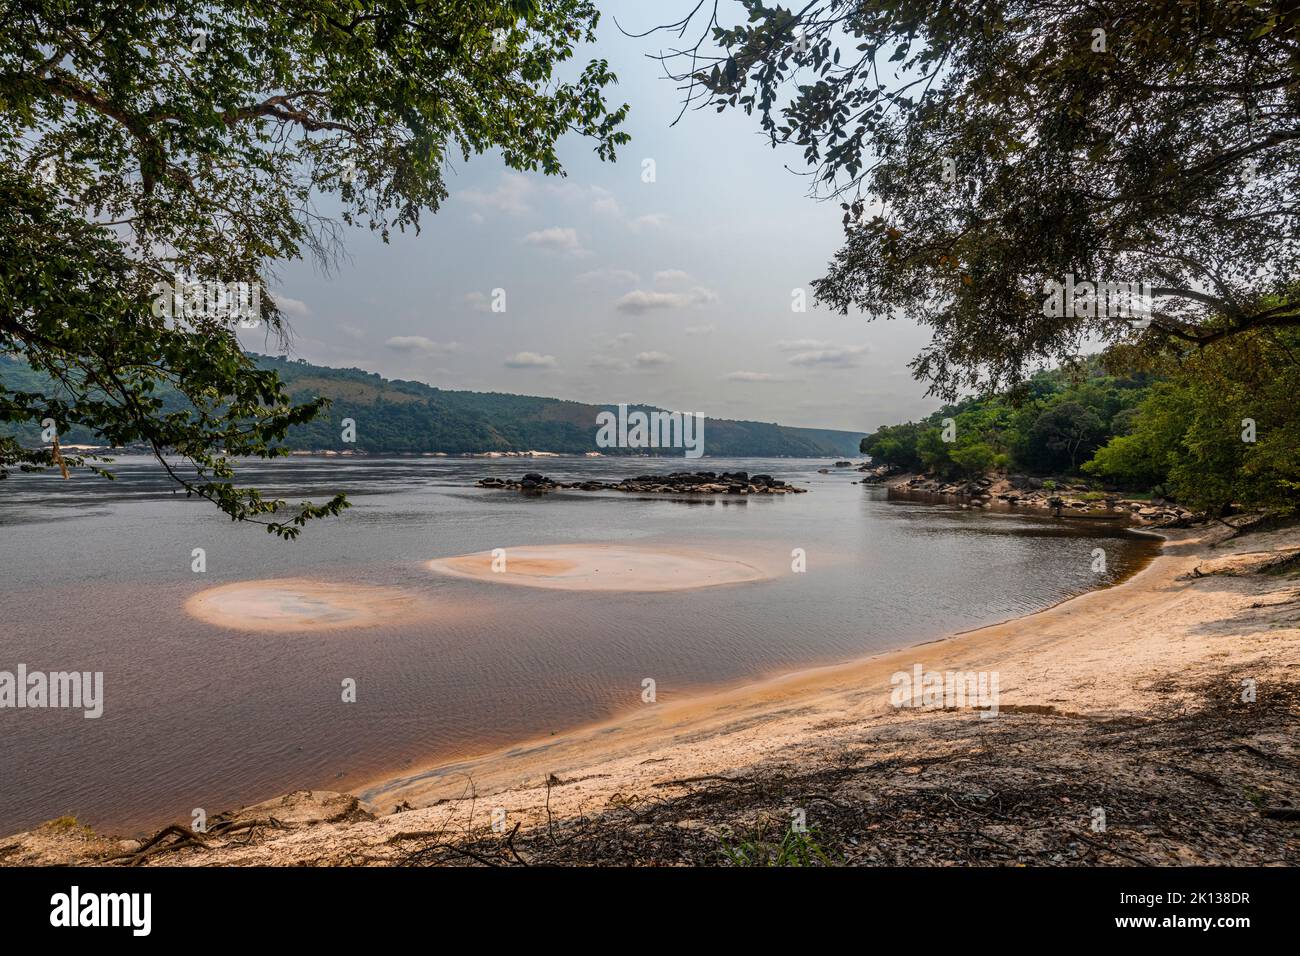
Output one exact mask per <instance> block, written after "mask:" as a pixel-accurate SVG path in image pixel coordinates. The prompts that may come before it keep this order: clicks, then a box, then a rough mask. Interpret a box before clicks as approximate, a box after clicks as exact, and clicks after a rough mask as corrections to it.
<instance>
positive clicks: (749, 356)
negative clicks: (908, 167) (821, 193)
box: [241, 0, 940, 431]
mask: <svg viewBox="0 0 1300 956" xmlns="http://www.w3.org/2000/svg"><path fill="white" fill-rule="evenodd" d="M679 2H683V0H661V2H656V3H654V4H649V3H645V2H644V0H642V2H635V0H602V2H601V4H600V7H601V10H602V12H603V15H602V21H601V26H600V37H599V40H598V42H597V43H596V44H594V45H591V46H588V47H585V48H583V49H582V50H581V51H580V52H579V55H578V57H577V59H578V60H579V61H580V63H582V64H585V62H586V61H587V60H588V59H591V58H592V57H596V56H599V57H604V58H606V59H607V60H608V61H609V63H610V66H611V68H612V69H613V70H614V72H615V73H616V74H617V75H618V77H619V83H618V85H617V86H616V87H613V88H612V90H611V91H610V93H609V99H610V101H611V102H612V103H613V104H614V105H617V104H619V103H623V102H627V103H628V104H630V106H631V110H630V113H629V117H628V120H627V123H626V125H625V126H624V129H625V130H626V131H627V132H628V133H630V134H631V137H632V141H631V142H630V143H629V144H627V145H626V146H623V147H622V148H621V149H620V151H619V157H618V161H617V162H615V163H603V162H601V161H600V160H599V159H598V157H596V155H595V154H594V152H593V151H592V149H591V144H590V143H588V142H586V141H584V140H582V139H581V138H579V137H568V138H566V139H565V140H563V141H562V143H561V150H560V157H561V160H562V161H563V163H564V165H565V168H566V171H567V173H568V175H567V176H566V177H564V178H557V177H546V176H543V175H541V174H526V173H517V172H513V171H511V170H509V169H507V168H506V167H505V165H504V164H503V163H502V162H501V160H500V157H499V156H497V155H494V154H485V155H483V156H480V157H475V158H474V159H473V160H472V161H471V162H469V163H468V164H463V163H457V164H455V166H454V167H453V168H450V169H449V170H448V172H447V185H448V189H449V191H450V193H451V196H450V198H449V199H448V200H447V201H446V202H445V203H444V204H443V206H442V208H441V209H440V210H439V211H438V212H437V214H436V215H432V216H426V217H425V218H424V221H423V223H422V228H421V231H420V233H419V235H415V234H414V233H412V232H407V233H405V234H403V233H398V232H394V233H393V234H392V236H391V239H390V242H389V243H388V244H387V245H385V244H384V243H383V242H382V240H381V239H379V238H378V237H377V236H376V235H375V234H373V233H371V232H370V231H369V230H367V229H365V228H353V229H347V228H345V231H344V242H345V247H346V257H345V258H344V259H343V261H342V262H341V263H340V264H339V265H338V266H337V267H335V268H333V269H331V270H328V271H325V270H322V268H321V267H320V266H319V265H318V264H316V263H314V262H311V261H303V262H291V263H287V264H282V265H281V267H280V268H279V269H278V277H279V278H278V286H277V288H276V299H277V302H278V303H279V304H280V307H281V309H282V310H283V311H284V313H285V316H286V318H287V319H288V322H289V324H290V327H291V329H292V347H291V350H290V353H289V354H290V355H292V356H293V357H295V358H303V359H306V360H307V361H309V362H313V363H316V364H320V365H330V366H335V367H358V368H363V369H366V370H368V371H372V372H378V373H380V374H381V375H384V376H385V377H388V378H404V379H413V380H416V381H421V382H427V383H429V384H431V385H436V386H438V387H440V388H452V389H472V390H475V391H499V392H512V393H516V394H524V395H544V396H550V397H555V398H564V399H573V400H577V401H583V402H590V403H599V404H605V403H610V404H615V403H620V402H627V403H629V404H631V403H646V404H650V405H656V406H659V407H663V408H669V409H673V410H677V411H690V412H700V413H703V414H705V415H707V416H710V417H715V418H741V419H749V420H757V421H764V422H779V423H781V424H784V425H801V426H810V427H823V428H843V429H849V430H853V431H869V430H871V429H873V428H875V427H877V426H879V425H882V424H892V423H894V422H898V421H903V420H908V419H913V418H917V417H920V416H923V415H926V414H928V413H929V412H931V411H933V410H934V409H936V408H938V407H939V404H940V403H939V402H938V401H936V400H934V399H932V398H926V397H924V396H925V385H924V384H923V383H920V382H917V381H915V380H914V379H913V378H912V376H911V372H910V370H909V369H908V368H907V362H908V361H909V360H910V359H911V358H912V357H913V356H914V355H915V354H916V353H917V352H919V351H920V350H921V348H922V347H923V345H924V344H925V342H926V341H927V335H926V333H925V332H924V331H923V330H921V329H919V328H917V327H916V326H915V325H913V324H911V323H909V322H906V321H903V320H889V321H884V320H881V321H876V322H871V323H869V322H868V321H867V318H868V317H867V316H864V315H862V314H854V313H850V314H849V315H847V316H844V315H839V314H837V313H834V312H832V311H830V310H827V309H822V308H818V307H815V306H814V305H813V303H812V290H811V285H810V283H811V281H812V280H813V279H815V278H817V277H819V276H820V275H822V274H823V271H824V267H825V265H826V263H827V262H828V261H829V259H830V257H831V256H832V254H833V253H834V251H835V250H836V248H837V247H838V246H839V243H840V237H841V229H840V216H841V215H842V213H841V210H840V209H839V206H838V205H837V204H836V203H834V202H824V201H818V200H816V199H813V198H810V197H809V195H808V182H807V179H806V177H804V176H801V175H798V174H797V172H796V171H795V170H799V169H801V167H800V162H801V160H800V154H799V152H798V151H797V150H791V149H779V150H773V149H772V148H771V147H770V145H769V144H768V142H767V141H766V140H765V139H764V138H763V137H762V136H761V135H760V132H759V127H758V121H757V119H756V118H754V117H749V116H746V115H745V114H744V113H742V112H739V111H734V112H733V111H728V112H726V113H722V114H719V113H716V112H714V111H713V110H703V111H698V112H688V113H687V114H686V115H685V117H683V119H682V120H681V122H680V123H678V124H677V125H676V126H672V125H671V124H672V122H673V120H674V119H675V118H676V117H677V115H678V112H679V110H680V105H681V99H680V97H681V92H680V91H679V90H678V88H677V84H676V83H674V82H673V81H671V80H668V79H666V78H664V76H663V69H662V66H661V65H660V64H659V63H658V62H656V61H654V60H652V59H649V58H648V57H647V55H646V54H649V53H655V52H657V51H658V50H660V49H662V48H664V47H666V46H667V45H668V44H669V41H670V40H671V39H673V38H672V37H669V36H666V35H664V34H657V35H652V36H650V37H645V38H640V39H636V38H631V37H628V36H625V35H623V34H622V33H621V32H620V30H619V28H618V25H617V24H616V23H615V19H616V18H617V20H618V22H619V23H621V24H622V26H623V28H624V29H626V30H627V31H629V32H641V31H644V30H646V29H648V28H649V27H651V26H654V25H655V24H656V23H657V22H662V20H663V19H666V18H667V15H668V14H673V13H674V12H675V10H674V9H672V8H673V7H674V4H678V3H679ZM690 6H693V4H692V3H686V4H685V7H686V9H689V7H690ZM654 11H658V12H654ZM646 160H653V164H654V179H653V181H652V182H646V181H644V180H645V177H644V176H643V170H644V169H645V161H646ZM786 164H790V166H791V167H792V168H787V165H786ZM494 290H503V291H504V303H505V311H504V312H501V311H493V309H492V302H493V295H494ZM795 290H803V291H804V293H805V294H806V296H807V301H808V309H807V311H806V312H803V313H799V312H795V311H794V310H793V309H792V301H793V297H794V294H795ZM241 335H242V339H243V342H244V344H245V346H246V347H247V348H250V349H253V350H255V351H268V352H270V351H278V350H277V349H276V348H274V346H273V345H269V344H268V343H267V342H266V341H265V338H264V336H262V335H261V334H259V333H258V332H257V331H251V332H244V333H242V334H241Z"/></svg>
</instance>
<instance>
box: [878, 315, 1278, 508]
mask: <svg viewBox="0 0 1300 956" xmlns="http://www.w3.org/2000/svg"><path fill="white" fill-rule="evenodd" d="M1123 358H1124V356H1122V355H1120V354H1112V355H1111V356H1110V357H1109V358H1108V359H1107V362H1108V363H1111V364H1118V363H1119V362H1121V361H1122V359H1123ZM1298 400H1300V330H1296V329H1267V330H1262V331H1260V332H1258V333H1254V334H1249V335H1242V336H1238V337H1236V338H1235V339H1234V340H1232V341H1231V342H1225V343H1220V344H1218V345H1216V346H1214V347H1210V348H1204V349H1201V350H1196V351H1189V352H1187V353H1185V354H1181V355H1178V356H1171V357H1167V358H1166V360H1165V361H1163V362H1160V363H1155V364H1153V365H1151V367H1150V370H1148V371H1142V372H1136V373H1128V374H1118V375H1114V374H1108V373H1107V371H1106V369H1105V366H1104V365H1103V362H1102V360H1101V359H1100V358H1097V357H1093V358H1091V359H1089V360H1087V361H1086V362H1085V363H1083V364H1081V365H1080V366H1079V367H1078V368H1074V369H1071V370H1069V371H1061V370H1054V371H1048V372H1041V373H1039V374H1037V375H1035V376H1034V377H1033V378H1032V379H1031V380H1030V381H1029V382H1027V383H1026V384H1025V386H1024V387H1023V388H1021V389H1018V390H1016V391H1014V392H1009V393H1003V394H998V395H993V396H990V397H983V398H972V399H970V400H968V401H964V402H961V403H959V404H957V405H952V406H949V407H947V408H943V409H941V410H939V411H937V412H935V413H934V414H933V415H931V416H929V417H928V418H926V419H924V420H922V421H919V422H907V423H906V424H902V425H886V426H884V427H882V428H879V429H877V430H876V431H875V432H873V433H872V434H870V435H868V436H867V437H866V438H864V439H863V440H862V443H861V450H862V451H863V452H864V453H866V454H868V455H870V456H871V457H872V459H873V460H875V461H876V462H879V463H884V464H890V465H895V466H898V467H900V468H904V469H908V470H913V471H927V472H933V473H935V474H937V475H939V476H942V477H945V478H949V479H952V478H960V477H972V476H975V475H980V474H984V473H986V472H989V471H1000V472H1009V473H1023V474H1027V475H1036V476H1062V477H1071V478H1079V479H1083V480H1086V481H1090V482H1092V483H1094V484H1095V486H1096V487H1097V488H1099V489H1100V488H1118V489H1124V490H1130V491H1151V492H1153V493H1155V494H1160V495H1165V496H1168V497H1171V498H1174V499H1176V500H1178V501H1180V502H1184V503H1186V504H1188V505H1189V506H1191V507H1195V508H1200V509H1206V510H1209V511H1212V512H1214V513H1220V512H1222V511H1224V510H1226V509H1227V508H1229V507H1231V506H1233V505H1238V506H1243V507H1251V508H1255V507H1260V508H1276V509H1279V510H1281V511H1284V512H1294V511H1296V510H1297V506H1298V505H1300V414H1298V413H1297V402H1298ZM945 419H951V420H952V421H951V423H950V427H949V428H948V434H947V437H948V438H951V439H952V440H951V441H945V440H944V439H945Z"/></svg>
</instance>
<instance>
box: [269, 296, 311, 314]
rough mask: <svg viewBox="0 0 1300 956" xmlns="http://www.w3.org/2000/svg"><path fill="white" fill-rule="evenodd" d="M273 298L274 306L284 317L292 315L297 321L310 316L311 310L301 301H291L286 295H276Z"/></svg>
mask: <svg viewBox="0 0 1300 956" xmlns="http://www.w3.org/2000/svg"><path fill="white" fill-rule="evenodd" d="M274 298H275V304H276V305H277V306H278V307H279V309H280V311H281V312H283V313H284V314H285V315H292V316H293V317H294V318H298V319H305V318H306V317H307V316H309V315H311V309H309V308H308V307H307V303H306V302H304V301H302V299H291V298H289V297H288V296H287V295H277V296H275V297H274Z"/></svg>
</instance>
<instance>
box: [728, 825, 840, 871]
mask: <svg viewBox="0 0 1300 956" xmlns="http://www.w3.org/2000/svg"><path fill="white" fill-rule="evenodd" d="M722 855H723V858H724V859H725V860H726V861H727V863H729V864H730V865H731V866H837V865H838V864H839V861H838V860H836V859H835V858H833V857H832V855H831V853H830V851H828V850H827V849H826V848H825V847H823V846H822V845H821V844H820V843H819V842H818V840H817V831H816V830H815V829H814V830H796V829H795V828H794V827H793V826H791V827H790V829H788V830H786V832H785V836H783V837H782V838H781V840H780V842H779V843H774V842H771V841H769V840H765V839H764V828H763V827H761V826H760V827H759V829H758V830H757V831H756V832H755V834H754V836H753V838H752V839H749V840H744V841H742V842H741V843H738V844H736V845H734V846H733V845H732V844H730V843H727V842H726V841H725V840H724V841H723V844H722Z"/></svg>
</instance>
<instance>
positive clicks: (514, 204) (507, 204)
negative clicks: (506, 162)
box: [456, 172, 534, 216]
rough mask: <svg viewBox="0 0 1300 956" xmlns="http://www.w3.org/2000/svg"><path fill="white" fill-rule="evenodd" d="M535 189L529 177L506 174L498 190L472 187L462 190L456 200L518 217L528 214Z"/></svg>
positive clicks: (511, 173) (502, 175)
mask: <svg viewBox="0 0 1300 956" xmlns="http://www.w3.org/2000/svg"><path fill="white" fill-rule="evenodd" d="M533 188H534V187H533V184H532V182H531V181H530V180H529V179H528V177H527V176H524V175H522V174H520V173H514V172H506V173H502V174H501V182H500V183H499V184H498V185H497V187H496V189H492V190H483V189H478V188H476V187H474V186H471V187H470V188H469V189H462V190H461V191H460V192H459V193H457V194H456V198H457V199H463V200H464V201H465V202H467V203H472V204H473V205H475V206H480V207H484V208H487V209H495V210H497V211H498V212H505V213H509V214H510V215H512V216H518V215H521V214H522V213H526V212H528V209H529V206H528V198H529V197H530V196H531V195H532V193H533Z"/></svg>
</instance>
